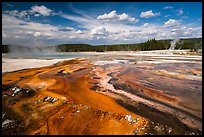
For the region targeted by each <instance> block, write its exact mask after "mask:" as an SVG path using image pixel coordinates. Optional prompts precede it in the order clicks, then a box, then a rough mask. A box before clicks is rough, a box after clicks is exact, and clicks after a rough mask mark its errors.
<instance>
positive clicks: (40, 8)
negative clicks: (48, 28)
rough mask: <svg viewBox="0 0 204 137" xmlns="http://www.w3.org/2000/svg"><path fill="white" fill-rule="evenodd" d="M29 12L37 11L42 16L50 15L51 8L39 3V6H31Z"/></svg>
mask: <svg viewBox="0 0 204 137" xmlns="http://www.w3.org/2000/svg"><path fill="white" fill-rule="evenodd" d="M31 12H32V13H39V14H40V15H43V16H50V15H51V13H52V10H51V9H49V8H47V7H45V6H43V5H41V6H32V7H31Z"/></svg>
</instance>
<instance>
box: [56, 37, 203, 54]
mask: <svg viewBox="0 0 204 137" xmlns="http://www.w3.org/2000/svg"><path fill="white" fill-rule="evenodd" d="M171 41H172V40H155V39H150V40H148V41H146V42H144V43H138V44H114V45H97V46H92V45H88V44H61V45H58V46H57V49H58V51H60V52H83V51H97V52H105V51H148V50H164V49H165V50H166V49H169V47H170V45H171ZM200 48H202V38H191V39H181V40H180V42H179V43H177V44H176V47H175V49H191V50H192V51H197V50H198V49H200Z"/></svg>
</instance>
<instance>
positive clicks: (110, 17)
mask: <svg viewBox="0 0 204 137" xmlns="http://www.w3.org/2000/svg"><path fill="white" fill-rule="evenodd" d="M97 19H98V20H106V21H119V20H121V21H130V22H138V19H135V18H132V17H130V16H129V15H127V14H126V13H123V14H121V15H119V14H117V13H116V11H115V10H113V11H111V12H110V13H108V14H107V13H105V14H103V15H99V16H98V17H97Z"/></svg>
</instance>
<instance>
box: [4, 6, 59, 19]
mask: <svg viewBox="0 0 204 137" xmlns="http://www.w3.org/2000/svg"><path fill="white" fill-rule="evenodd" d="M4 13H5V14H9V15H10V16H14V17H18V18H23V19H30V16H31V15H33V16H34V17H39V16H50V15H54V14H55V12H54V11H53V10H51V9H49V8H47V7H45V6H43V5H41V6H32V7H31V9H30V10H24V11H18V10H7V11H5V12H4Z"/></svg>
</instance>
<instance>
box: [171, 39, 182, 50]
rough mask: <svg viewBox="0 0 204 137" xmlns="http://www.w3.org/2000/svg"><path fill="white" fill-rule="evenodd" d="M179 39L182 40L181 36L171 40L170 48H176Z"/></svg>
mask: <svg viewBox="0 0 204 137" xmlns="http://www.w3.org/2000/svg"><path fill="white" fill-rule="evenodd" d="M179 41H180V39H179V38H176V39H174V40H173V41H171V46H170V48H169V50H174V49H175V47H176V43H178V42H179Z"/></svg>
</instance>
